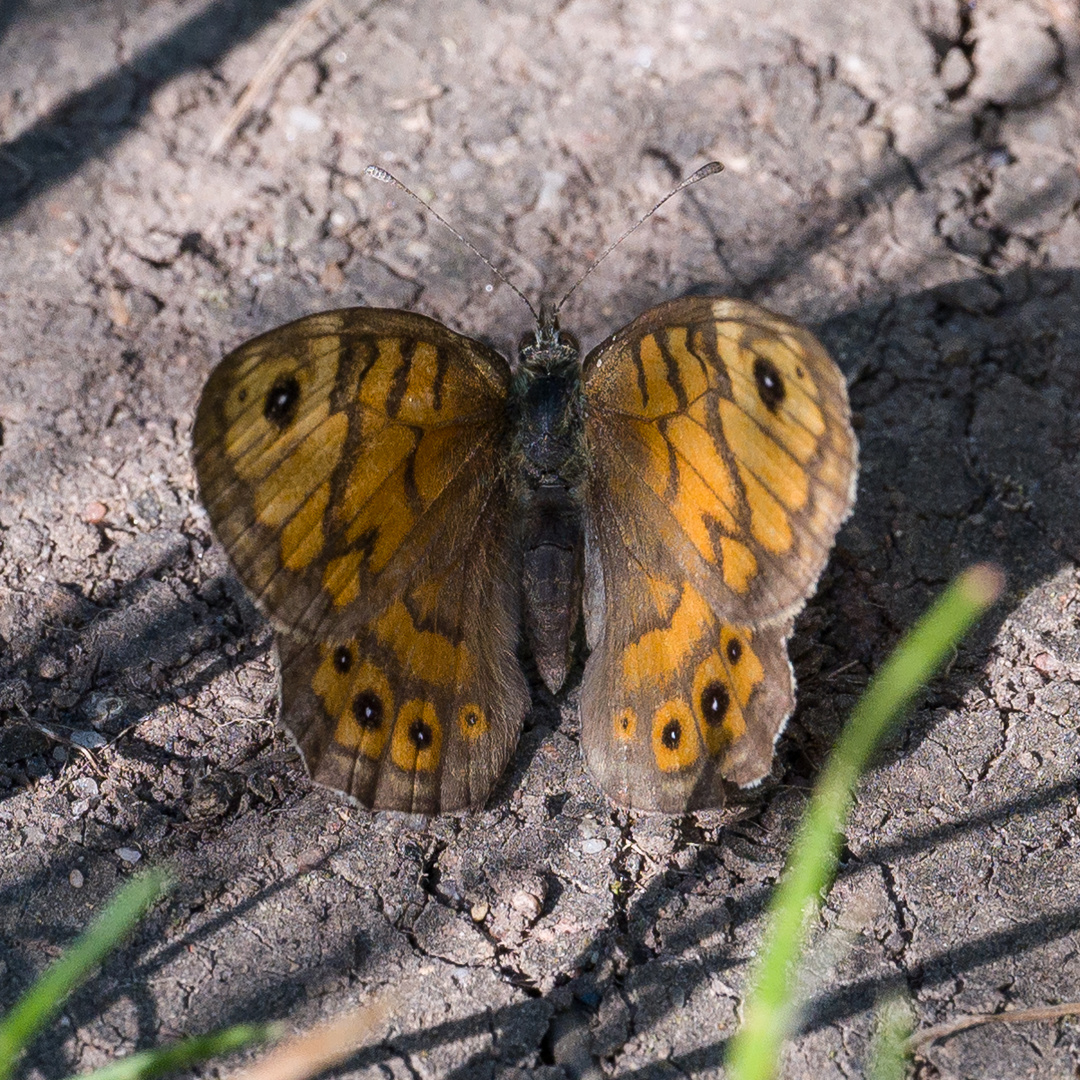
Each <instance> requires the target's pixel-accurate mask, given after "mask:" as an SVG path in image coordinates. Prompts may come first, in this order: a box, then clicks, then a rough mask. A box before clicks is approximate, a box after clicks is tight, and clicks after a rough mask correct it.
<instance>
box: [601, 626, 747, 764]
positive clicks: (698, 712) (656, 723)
mask: <svg viewBox="0 0 1080 1080" xmlns="http://www.w3.org/2000/svg"><path fill="white" fill-rule="evenodd" d="M750 636H751V635H750V632H749V631H747V630H736V629H734V628H732V627H727V626H725V627H724V628H723V629H722V630H721V634H720V642H719V645H720V648H719V650H715V651H713V652H711V653H710V654H709V655H708V656H707V657H706V658H705V659H704V660H703V661H701V663H700V664H698V666H697V668H696V669H695V671H694V678H693V688H692V694H691V700H689V701H688V700H686V699H684V698H681V697H676V698H669V699H667V700H665V701H664V702H662V703H661V704H660V705H658V706H657V707H656V708H655V709H654V710H653V714H652V718H651V721H650V724H649V739H650V744H651V747H652V753H653V757H654V759H655V761H656V764H657V767H658V768H659V769H660V770H661V771H663V772H677V771H679V770H682V769H687V768H691V767H693V766H694V765H695V764H696V763H697V761H698V760H699V758H700V756H701V753H702V748H703V747H704V750H705V752H706V753H707V754H708V755H709V756H710V757H712V758H717V757H719V756H720V755H721V754H722V753H723V752H724V751H725V749H726V748H727V747H728V746H730V745H731V743H732V742H734V741H735V740H736V739H737V738H739V737H740V736H741V735H742V734H743V733H744V732H745V730H746V720H745V715H744V710H745V709H746V706H747V704H748V703H749V701H750V697H751V695H752V694H753V692H754V689H755V688H756V687H757V686H758V684H759V683H761V681H762V680H763V678H764V669H763V668H762V666H761V662H760V661H759V660H758V658H757V656H756V655H755V654H754V652H753V650H752V649H751V647H750ZM613 723H614V735H615V741H616V743H630V742H632V741H633V740H634V738H635V737H636V735H637V727H638V717H637V713H636V712H635V710H634V709H633V708H632V707H631V706H628V705H627V706H624V707H623V708H621V709H619V710H617V711H616V713H615V716H614V718H613Z"/></svg>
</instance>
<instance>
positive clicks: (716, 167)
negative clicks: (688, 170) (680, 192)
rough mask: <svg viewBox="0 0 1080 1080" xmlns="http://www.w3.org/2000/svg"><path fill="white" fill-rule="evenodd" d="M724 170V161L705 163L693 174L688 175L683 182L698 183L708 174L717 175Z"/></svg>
mask: <svg viewBox="0 0 1080 1080" xmlns="http://www.w3.org/2000/svg"><path fill="white" fill-rule="evenodd" d="M723 171H724V163H723V162H722V161H710V162H708V163H707V164H705V165H702V166H701V168H700V169H698V170H697V172H695V173H694V174H693V175H692V176H688V177H687V178H686V179H685V180H684V181H683V183H684V184H696V183H697V182H698V181H699V180H704V179H705V177H707V176H715V175H716V174H717V173H719V172H723Z"/></svg>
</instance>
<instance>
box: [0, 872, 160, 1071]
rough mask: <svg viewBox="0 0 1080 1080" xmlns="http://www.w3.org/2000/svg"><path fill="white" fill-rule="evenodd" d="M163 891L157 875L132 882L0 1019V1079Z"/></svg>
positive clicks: (157, 873)
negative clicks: (69, 996)
mask: <svg viewBox="0 0 1080 1080" xmlns="http://www.w3.org/2000/svg"><path fill="white" fill-rule="evenodd" d="M167 887H168V877H167V875H166V874H165V872H164V871H162V870H149V871H147V872H146V873H145V874H140V875H139V876H138V877H135V878H132V880H131V881H129V882H128V883H127V884H126V885H125V886H124V887H123V888H122V889H121V890H120V891H119V892H118V893H117V894H116V896H114V897H113V899H112V900H111V901H110V902H109V905H108V907H106V909H105V910H104V911H103V912H102V913H101V914H100V915H99V916H98V917H97V918H96V919H95V920H94V921H93V922H92V923H91V924H90V926H89V928H88V929H87V930H86V931H85V933H83V934H82V936H81V937H80V938H79V939H78V940H77V941H76V942H75V944H74V945H72V946H71V948H70V949H68V950H67V951H66V952H65V953H64V955H63V956H61V957H60V959H59V960H57V961H56V962H55V963H53V964H52V965H51V966H50V967H49V968H48V969H47V970H46V971H45V973H44V974H43V975H42V976H41V977H40V978H39V979H38V980H37V981H36V982H35V983H34V985H33V986H31V987H30V989H29V990H28V991H27V992H26V993H25V994H24V995H23V996H22V998H20V1000H19V1001H18V1002H17V1003H16V1004H15V1007H14V1008H13V1009H12V1010H11V1012H9V1013H8V1015H7V1016H6V1017H4V1018H3V1019H2V1020H0V1080H7V1077H8V1076H9V1075H10V1074H11V1071H12V1069H13V1068H14V1067H15V1062H16V1061H17V1060H18V1058H19V1055H20V1054H21V1053H22V1052H23V1050H24V1049H25V1048H26V1046H27V1045H28V1044H29V1042H30V1040H31V1039H33V1038H34V1036H35V1035H36V1034H37V1033H38V1032H39V1031H40V1030H41V1029H42V1028H43V1027H44V1026H45V1025H46V1024H47V1023H48V1022H49V1021H50V1020H51V1019H52V1017H53V1016H54V1015H55V1014H56V1012H57V1010H58V1009H59V1008H60V1006H61V1005H62V1004H63V1001H64V999H65V998H66V997H67V996H68V994H70V993H71V992H72V990H74V989H75V988H76V987H77V986H78V985H79V984H80V983H81V982H82V981H83V980H84V979H85V978H86V977H87V976H88V975H89V974H90V972H91V971H92V970H93V969H94V968H95V967H96V966H97V965H98V964H99V963H100V962H101V961H102V959H103V958H104V957H105V956H106V955H107V954H108V953H109V952H110V951H111V950H112V949H113V948H115V947H116V945H117V944H118V943H119V942H120V941H122V940H123V938H124V937H125V936H126V935H127V934H128V933H129V932H130V931H131V929H132V928H133V927H134V926H135V924H136V923H137V922H138V921H139V919H141V918H142V916H143V914H144V912H145V911H146V910H147V908H149V907H150V905H151V904H153V903H154V901H155V900H157V899H158V897H160V896H161V894H162V893H163V892H164V891H165V890H166V888H167Z"/></svg>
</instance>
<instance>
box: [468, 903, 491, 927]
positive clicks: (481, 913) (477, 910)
mask: <svg viewBox="0 0 1080 1080" xmlns="http://www.w3.org/2000/svg"><path fill="white" fill-rule="evenodd" d="M490 910H491V908H490V907H489V906H488V904H487V903H486V902H485V901H483V900H481V901H480V902H479V903H476V904H473V906H472V907H471V908H470V909H469V915H471V916H472V921H473V922H483V921H484V920H485V919H486V918H487V917H488V912H489V911H490Z"/></svg>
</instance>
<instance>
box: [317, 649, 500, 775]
mask: <svg viewBox="0 0 1080 1080" xmlns="http://www.w3.org/2000/svg"><path fill="white" fill-rule="evenodd" d="M312 690H313V691H314V692H315V694H316V695H317V696H318V697H319V699H320V700H321V702H322V705H323V708H325V710H326V711H327V713H328V714H329V715H330V716H331V717H333V718H334V720H335V726H334V734H333V739H334V742H335V743H336V744H337V745H338V746H339V747H340V748H341V749H342V750H344V751H346V752H349V753H356V752H358V753H361V754H363V755H364V756H365V757H367V758H369V759H370V760H372V761H378V760H380V759H381V758H382V756H383V753H384V752H385V750H386V747H387V743H389V752H390V759H391V761H392V762H393V763H394V764H395V765H396V766H397V767H398V768H399V769H401V770H402V771H404V772H408V773H412V772H427V773H433V772H435V771H437V769H438V767H439V762H440V759H441V756H442V744H443V736H444V731H445V723H446V721H447V720H450V722H452V723H454V724H456V725H457V731H458V733H459V734H460V736H461V737H462V738H463V739H464V740H465V742H466V743H476V742H478V741H479V740H481V739H482V738H484V736H486V735H487V733H488V731H489V724H488V720H487V716H486V714H485V712H484V710H483V708H482V707H481V706H480V705H479V704H478V703H476V702H471V701H467V702H464V703H461V704H455V706H453V707H452V708H450V709H449V710H444V711H449V712H452V714H453V715H452V716H449V717H447V716H440V715H439V712H440V710H439V709H438V708H437V707H436V705H435V703H434V702H432V701H431V700H427V699H424V698H420V697H410V698H407V699H406V700H404V701H402V702H400V703H396V702H395V696H394V691H393V689H392V688H391V685H390V680H389V679H388V678H387V676H386V674H385V673H384V672H383V671H382V670H381V669H380V668H379V666H378V665H377V664H375V663H374V662H372V661H371V660H370V659H365V658H363V657H361V656H360V654H359V652H358V650H357V647H356V645H355V644H354V643H345V644H341V645H335V646H326V647H323V648H322V662H321V663H320V665H319V667H318V669H317V671H316V672H315V676H314V678H313V679H312Z"/></svg>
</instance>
